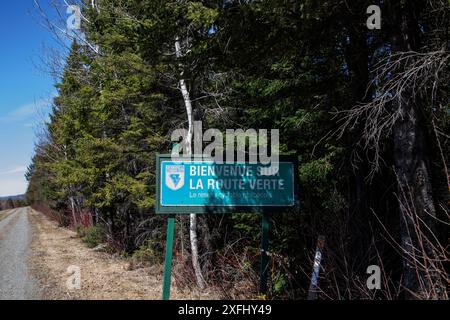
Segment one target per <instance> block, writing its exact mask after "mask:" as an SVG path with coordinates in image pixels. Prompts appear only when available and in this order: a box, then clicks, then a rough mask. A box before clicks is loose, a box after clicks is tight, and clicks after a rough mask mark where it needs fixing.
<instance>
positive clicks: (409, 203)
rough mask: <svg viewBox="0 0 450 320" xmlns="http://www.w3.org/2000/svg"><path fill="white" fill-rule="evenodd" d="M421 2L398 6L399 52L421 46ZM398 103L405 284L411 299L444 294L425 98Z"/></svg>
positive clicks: (398, 170)
mask: <svg viewBox="0 0 450 320" xmlns="http://www.w3.org/2000/svg"><path fill="white" fill-rule="evenodd" d="M419 8H420V4H418V3H416V2H415V1H409V2H408V3H407V4H406V5H405V6H404V7H402V8H399V7H397V8H396V14H397V17H396V18H397V21H398V24H399V26H400V28H399V29H398V32H396V33H395V34H394V39H393V48H394V50H395V51H397V52H406V51H418V50H420V39H419V36H418V35H419V33H420V32H419V26H418V19H417V16H418V12H417V11H418V10H419ZM399 99H401V100H399V103H398V105H396V106H395V107H397V108H400V110H399V111H400V112H401V115H402V117H401V118H400V119H399V120H398V121H397V123H396V124H395V125H394V128H393V135H394V161H395V172H396V175H397V179H398V198H399V205H400V208H399V209H400V237H401V246H402V251H403V285H404V288H405V289H406V290H407V293H406V297H407V298H410V299H415V298H419V299H439V298H442V297H443V296H444V293H445V292H444V290H445V288H444V286H443V284H442V280H441V278H440V275H439V273H438V271H437V270H436V268H435V264H434V262H433V261H435V257H436V254H435V252H434V249H433V241H434V238H433V237H434V229H435V228H434V225H435V216H436V210H435V206H434V202H433V191H432V186H431V177H430V169H429V159H428V153H427V148H426V145H427V141H426V136H425V128H426V125H425V119H424V118H423V117H422V116H421V114H420V108H421V107H423V106H421V103H423V102H422V101H420V98H419V97H417V96H414V95H413V90H412V88H411V90H409V91H408V90H407V93H406V94H405V93H404V95H403V96H402V97H399Z"/></svg>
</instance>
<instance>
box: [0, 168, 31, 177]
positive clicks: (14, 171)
mask: <svg viewBox="0 0 450 320" xmlns="http://www.w3.org/2000/svg"><path fill="white" fill-rule="evenodd" d="M26 171H27V166H18V167H15V168H13V169H10V170H7V171H3V172H0V176H4V175H8V174H15V173H24V172H26Z"/></svg>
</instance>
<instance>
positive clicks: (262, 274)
mask: <svg viewBox="0 0 450 320" xmlns="http://www.w3.org/2000/svg"><path fill="white" fill-rule="evenodd" d="M268 250H269V217H268V214H266V213H263V214H262V215H261V266H260V271H259V293H261V294H266V293H267V269H268V267H269V256H268V254H267V251H268Z"/></svg>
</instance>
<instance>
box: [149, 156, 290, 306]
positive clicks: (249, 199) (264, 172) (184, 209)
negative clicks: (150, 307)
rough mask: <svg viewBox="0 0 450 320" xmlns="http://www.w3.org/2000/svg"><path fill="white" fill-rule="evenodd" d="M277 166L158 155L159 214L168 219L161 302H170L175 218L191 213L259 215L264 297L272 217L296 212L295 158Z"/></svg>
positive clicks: (157, 192)
mask: <svg viewBox="0 0 450 320" xmlns="http://www.w3.org/2000/svg"><path fill="white" fill-rule="evenodd" d="M276 167H278V170H275V171H274V170H273V167H271V165H270V164H269V165H263V164H258V163H256V164H251V163H246V162H236V163H216V162H213V161H208V160H203V159H200V158H195V157H193V158H191V159H185V158H183V159H172V158H171V156H170V155H158V156H157V170H156V197H157V201H156V203H157V204H156V213H158V214H167V215H168V219H167V241H166V257H165V263H164V280H163V282H164V283H163V294H162V298H163V300H168V299H169V298H170V281H171V271H172V250H173V238H174V228H175V216H174V215H175V214H189V213H214V214H218V213H219V214H220V213H233V212H258V213H261V228H262V232H261V265H260V283H259V286H260V292H261V293H266V290H267V273H268V266H269V256H268V254H267V252H268V248H269V227H270V223H269V217H270V214H271V213H273V212H280V211H284V212H286V211H292V212H294V211H295V210H296V209H298V200H297V176H298V172H297V167H298V165H297V161H296V159H295V158H294V157H290V156H281V157H280V161H279V162H278V163H277V166H276ZM271 168H272V169H271Z"/></svg>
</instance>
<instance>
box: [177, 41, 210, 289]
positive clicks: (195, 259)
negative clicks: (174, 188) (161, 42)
mask: <svg viewBox="0 0 450 320" xmlns="http://www.w3.org/2000/svg"><path fill="white" fill-rule="evenodd" d="M175 52H176V56H177V58H180V57H181V56H182V53H181V44H180V41H179V39H178V38H177V39H176V40H175ZM182 77H183V74H181V79H180V81H179V85H180V90H181V94H182V95H183V100H184V105H185V107H186V114H187V118H188V123H189V128H188V134H187V137H186V144H187V145H186V153H187V154H188V155H191V154H192V136H193V132H194V115H193V111H192V101H191V98H190V95H189V90H188V88H187V86H186V82H185V80H184V79H183V78H182ZM189 236H190V240H191V254H192V267H193V268H194V272H195V278H196V280H197V285H198V286H199V287H200V288H201V289H203V288H205V287H206V283H205V280H204V278H203V275H202V269H201V266H200V261H199V256H198V237H197V215H196V214H192V213H191V214H190V215H189Z"/></svg>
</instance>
